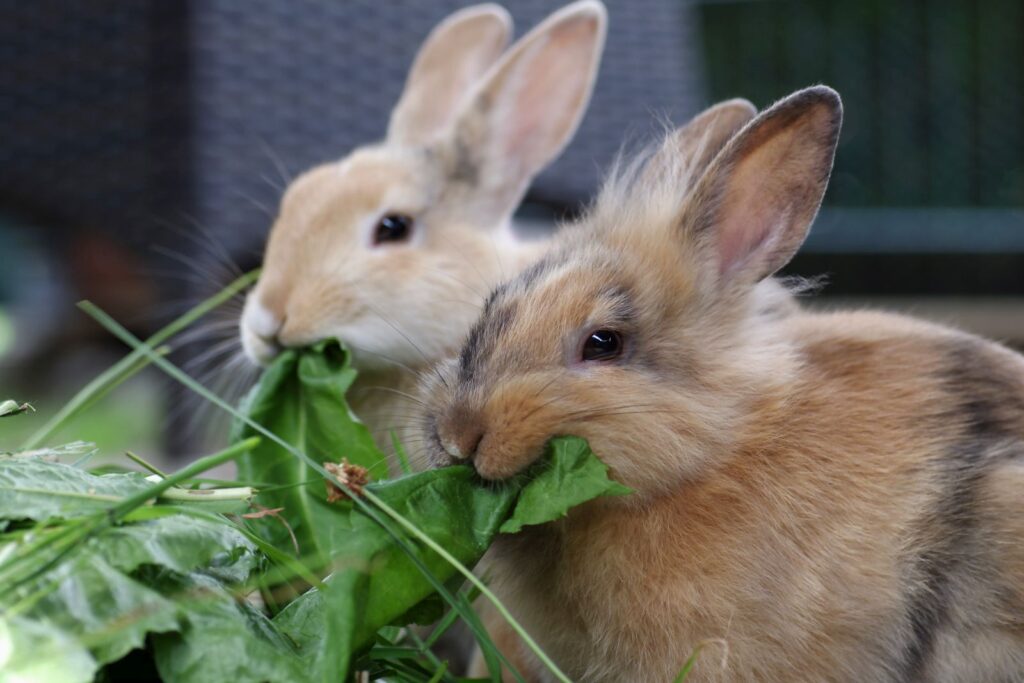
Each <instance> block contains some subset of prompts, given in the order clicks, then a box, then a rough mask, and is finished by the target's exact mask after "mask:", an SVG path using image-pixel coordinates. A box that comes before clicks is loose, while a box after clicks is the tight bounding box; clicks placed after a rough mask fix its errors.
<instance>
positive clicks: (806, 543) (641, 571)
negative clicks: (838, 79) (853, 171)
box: [424, 87, 1024, 683]
mask: <svg viewBox="0 0 1024 683" xmlns="http://www.w3.org/2000/svg"><path fill="white" fill-rule="evenodd" d="M840 120H841V105H840V100H839V97H838V96H837V95H836V93H835V92H833V91H832V90H830V89H828V88H825V87H814V88H809V89H807V90H803V91H800V92H798V93H796V94H794V95H792V96H790V97H788V98H786V99H784V100H782V101H781V102H779V103H777V104H776V105H774V106H772V107H771V108H770V109H768V110H766V111H765V112H763V113H762V114H760V115H759V116H757V118H755V119H754V120H753V121H752V122H751V123H749V124H748V125H747V126H746V127H745V128H744V129H743V130H742V131H741V132H740V133H738V134H737V135H736V136H735V137H734V138H733V139H732V140H731V141H730V142H729V143H728V144H727V145H726V147H725V148H724V149H723V150H722V151H721V153H720V154H718V155H717V156H716V158H715V159H714V160H713V161H712V162H711V164H710V166H709V167H708V168H707V170H706V171H705V172H703V173H702V174H701V175H700V177H699V179H698V180H697V181H696V183H695V184H694V183H691V179H690V177H689V176H690V175H691V173H692V168H693V167H692V166H691V165H689V164H687V163H685V161H686V160H685V159H682V158H680V156H679V155H678V153H676V152H675V150H674V149H673V145H671V144H668V145H666V146H665V147H664V148H663V149H662V150H661V152H659V153H658V154H656V155H655V156H654V157H653V158H652V159H650V160H649V162H648V163H647V166H646V168H644V169H642V170H637V169H635V168H634V169H631V170H629V171H627V172H625V173H620V175H619V177H618V178H617V179H613V180H612V181H611V182H610V184H609V185H608V186H607V187H606V189H605V190H604V192H603V193H602V196H601V197H600V198H599V200H598V201H597V203H596V205H595V207H594V208H593V210H592V211H591V213H590V215H589V216H588V217H587V218H585V219H584V220H583V221H582V225H580V226H579V227H578V228H575V229H572V230H568V231H563V233H562V235H561V236H560V238H559V240H558V244H557V245H556V246H555V247H554V248H553V250H552V251H550V252H549V253H548V255H547V256H545V258H544V259H543V260H542V261H540V262H539V263H538V264H537V265H535V266H533V267H531V268H530V269H528V270H527V271H525V272H524V273H522V274H521V275H520V276H519V277H517V278H516V279H513V280H512V281H511V282H509V283H507V284H504V285H502V286H500V287H499V288H498V289H496V290H495V292H494V293H493V295H492V296H491V298H490V299H489V300H488V303H487V307H486V309H485V311H484V313H483V316H482V318H481V319H480V320H479V321H478V322H477V323H476V325H475V327H474V328H473V330H472V332H471V334H470V336H469V339H468V342H467V343H466V345H465V346H464V347H463V348H462V351H461V355H460V356H459V357H458V359H457V360H453V361H451V362H449V363H448V364H446V365H444V366H442V368H441V370H440V373H441V377H443V379H444V381H441V380H439V379H437V378H431V377H430V376H428V378H427V380H426V381H427V382H428V385H429V386H427V387H426V388H427V395H428V396H429V402H430V408H429V410H428V411H427V413H426V415H425V420H424V424H425V437H426V439H427V442H428V447H429V449H430V453H429V454H430V456H431V457H432V459H433V460H434V461H435V462H436V463H437V464H443V463H448V462H452V461H463V460H469V461H471V462H472V464H473V465H474V466H475V467H476V469H477V471H478V472H479V473H480V475H481V476H483V477H484V478H486V479H505V478H508V477H512V476H514V475H516V474H517V473H520V472H522V471H523V470H524V468H526V467H527V466H529V465H530V464H531V463H532V462H534V461H535V460H536V459H537V458H538V456H539V455H540V453H541V452H542V449H543V446H544V444H545V442H546V441H547V440H548V439H549V438H551V437H553V436H555V435H560V434H575V435H579V436H581V437H584V438H586V439H587V440H589V442H590V445H591V446H592V447H593V449H594V451H595V452H596V453H597V454H598V455H599V456H600V457H601V458H602V459H603V460H604V461H605V462H606V463H607V464H608V465H609V466H610V469H611V473H612V476H613V477H614V478H615V479H616V480H618V481H621V482H623V483H625V484H627V485H628V486H630V487H632V488H633V489H635V493H634V494H633V495H630V496H627V497H623V498H608V499H599V500H597V501H595V502H593V503H590V504H587V505H585V506H583V507H581V508H578V509H575V510H573V511H572V512H570V514H569V515H568V517H567V518H566V519H564V520H561V521H559V522H557V523H552V524H548V525H545V526H542V527H532V528H527V529H526V530H525V531H524V532H522V533H520V534H518V535H515V536H510V537H502V538H500V539H499V541H498V543H497V544H496V545H495V546H494V548H493V551H494V552H493V556H492V557H491V561H490V570H491V572H492V574H493V576H494V582H495V583H494V586H495V588H496V590H497V592H498V594H499V595H500V597H502V598H503V599H504V600H505V602H506V604H507V605H508V606H509V607H510V609H512V611H513V612H514V613H515V614H516V615H517V616H518V617H519V618H520V619H521V620H522V622H523V624H524V625H525V626H526V628H527V630H528V631H529V632H530V633H531V634H532V635H533V636H534V637H535V638H536V639H537V641H538V642H539V643H540V645H541V647H543V648H544V649H545V650H546V652H547V653H548V654H549V655H551V657H552V658H553V660H554V661H555V662H556V663H557V664H558V665H559V666H560V667H561V668H562V669H564V671H565V672H566V673H567V674H568V675H569V676H570V677H571V678H572V679H573V680H579V681H644V682H645V683H646V682H648V681H650V682H661V681H665V682H667V681H672V680H673V678H674V677H675V675H676V674H677V673H678V672H679V670H680V669H681V668H682V667H683V665H684V663H685V662H686V660H687V659H688V657H689V656H690V654H691V653H692V652H694V651H695V650H696V649H697V648H698V647H700V646H701V645H702V644H706V649H705V650H704V652H703V654H701V656H700V657H699V658H698V660H697V664H696V666H695V668H694V669H693V671H692V672H691V675H690V677H689V678H688V679H687V681H719V680H724V681H770V682H775V681H780V682H790V681H814V682H820V681H872V682H873V681H942V682H946V681H963V682H968V681H971V682H980V681H986V682H987V681H1021V680H1024V358H1022V357H1021V356H1019V355H1017V354H1015V353H1013V352H1011V351H1009V350H1007V349H1005V348H1003V347H1001V346H999V345H997V344H994V343H992V342H988V341H985V340H983V339H979V338H977V337H974V336H971V335H969V334H965V333H963V332H960V331H957V330H953V329H948V328H944V327H940V326H937V325H933V324H929V323H925V322H921V321H918V320H914V319H911V318H905V317H899V316H895V315H887V314H883V313H872V312H844V313H818V314H815V313H804V312H794V313H791V314H790V315H787V316H765V315H761V314H760V312H759V308H758V305H757V304H756V302H755V298H756V297H754V296H752V293H753V292H756V285H757V283H758V282H761V281H763V280H764V279H765V278H767V277H769V276H771V275H772V273H774V272H775V271H777V270H778V269H779V268H781V267H782V266H783V265H785V264H786V263H787V262H788V261H789V259H790V258H791V257H792V256H793V254H794V252H795V251H796V250H797V249H798V247H799V246H800V244H801V243H802V242H803V240H804V237H805V236H806V234H807V231H808V229H809V227H810V224H811V222H812V220H813V218H814V216H815V213H816V211H817V209H818V206H819V203H820V201H821V198H822V194H823V193H824V191H825V186H826V183H827V180H828V176H829V172H830V169H831V166H832V158H833V153H834V150H835V146H836V141H837V138H838V135H839V128H840ZM679 188H683V189H684V191H682V192H680V191H679ZM686 188H692V189H689V190H687V189H686ZM496 637H497V638H498V639H499V642H503V643H508V642H510V641H509V638H508V634H507V633H498V634H496ZM519 654H520V655H521V654H522V653H519ZM529 666H530V667H531V668H532V670H531V671H530V672H529V673H530V674H531V676H532V677H534V678H535V679H536V680H548V679H550V676H546V675H545V673H544V670H543V669H542V668H541V667H539V666H538V665H536V664H532V665H529ZM524 673H527V672H524Z"/></svg>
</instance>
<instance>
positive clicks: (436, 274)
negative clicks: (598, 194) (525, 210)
mask: <svg viewBox="0 0 1024 683" xmlns="http://www.w3.org/2000/svg"><path fill="white" fill-rule="evenodd" d="M605 24H606V15H605V10H604V6H603V5H602V4H601V3H600V2H597V1H596V0H583V1H582V2H577V3H574V4H572V5H569V6H567V7H565V8H563V9H561V10H560V11H557V12H555V13H554V14H552V15H551V16H550V17H548V19H547V20H546V21H544V22H543V23H542V24H540V25H539V26H537V27H536V28H535V29H534V30H533V31H531V32H530V33H528V34H527V35H526V36H524V37H523V38H522V39H521V40H520V41H518V42H517V43H516V44H515V45H514V46H513V47H512V48H511V50H510V51H509V52H507V53H506V54H505V55H504V57H501V58H500V59H499V57H500V56H501V53H502V51H503V49H504V47H505V45H506V43H507V41H508V37H509V33H510V31H511V20H510V18H509V16H508V14H507V12H505V10H503V9H501V8H500V7H498V6H497V5H479V6H476V7H472V8H469V9H465V10H462V11H460V12H456V13H455V14H453V15H452V16H450V17H449V18H448V19H447V20H445V21H444V22H442V23H441V24H440V25H439V26H438V27H437V28H435V29H434V31H433V32H432V33H431V34H430V36H429V37H428V39H427V40H426V43H425V44H424V46H423V47H422V49H421V50H420V53H419V55H418V56H417V58H416V60H415V63H414V64H413V67H412V70H411V72H410V75H409V78H408V81H407V83H406V87H405V91H404V93H403V94H402V97H401V100H400V101H399V103H398V105H397V107H396V108H395V111H394V112H393V114H392V116H391V121H390V126H389V129H388V134H387V138H386V139H385V140H384V141H383V142H382V143H380V144H376V145H371V146H367V147H362V148H359V149H357V150H355V151H354V152H352V153H351V154H350V155H349V156H348V157H346V158H345V159H343V160H341V161H339V162H335V163H329V164H324V165H323V166H320V167H317V168H315V169H313V170H311V171H309V172H307V173H305V174H304V175H302V176H301V177H299V178H298V179H297V180H296V181H295V182H294V183H292V185H291V186H290V187H289V188H288V190H287V192H286V193H285V196H284V198H283V200H282V203H281V209H280V214H279V217H278V218H277V221H276V223H275V224H274V227H273V230H272V232H271V234H270V238H269V242H268V244H267V249H266V254H265V259H264V265H263V273H262V276H261V277H260V280H259V283H258V284H257V286H256V288H255V289H254V291H253V292H252V293H251V295H250V296H249V297H248V300H247V302H246V307H245V311H244V314H243V316H242V320H241V337H242V341H243V346H244V348H245V351H246V353H247V355H248V356H249V357H250V358H252V359H253V360H255V361H257V362H259V363H266V362H267V361H269V359H271V358H273V356H274V355H276V353H277V352H278V350H279V349H280V348H282V347H294V346H303V345H306V344H309V343H312V342H315V341H317V340H320V339H324V338H328V337H337V338H339V339H341V340H342V341H343V342H344V343H346V344H347V345H348V346H349V347H350V348H351V349H352V351H353V361H354V363H355V365H356V367H357V368H358V369H359V370H360V373H361V374H360V378H359V381H358V384H357V386H356V387H355V388H354V390H353V392H352V393H351V395H350V398H352V400H353V407H354V409H355V411H356V412H357V414H359V415H360V416H361V417H362V418H363V419H364V420H365V421H366V422H367V423H368V424H369V426H370V427H371V429H372V430H373V431H374V433H375V436H376V437H377V439H378V441H380V442H382V444H383V443H386V442H387V441H388V429H389V428H390V427H392V426H401V424H402V423H403V422H406V421H407V419H406V418H405V416H407V415H409V414H411V413H412V411H413V408H414V406H412V405H410V404H409V402H408V400H407V399H406V397H405V396H403V394H404V393H406V392H407V390H408V389H409V388H410V387H412V386H414V385H415V381H416V379H415V377H416V372H417V371H418V370H420V369H421V368H425V367H427V366H429V364H431V363H433V362H434V361H437V360H439V359H441V358H443V357H444V356H445V355H446V354H447V353H449V352H451V351H452V350H453V349H454V348H455V347H457V345H458V344H459V342H460V341H461V339H462V338H463V337H464V336H465V334H466V331H467V330H468V329H469V326H470V324H471V323H472V321H473V320H474V319H475V318H476V316H477V315H478V314H479V311H480V306H481V303H482V301H483V298H484V296H485V295H486V293H487V291H488V290H489V289H490V288H491V287H492V286H493V285H495V284H496V283H497V282H498V281H500V280H501V279H502V278H503V277H505V276H508V275H511V274H514V273H515V272H517V271H518V270H519V269H520V268H521V267H522V266H523V265H525V264H526V263H527V262H529V261H530V260H532V259H533V258H534V257H535V256H536V255H537V254H538V253H539V251H540V249H541V247H542V244H541V243H537V242H523V241H520V240H518V239H517V237H516V236H515V235H514V233H513V231H512V229H511V228H510V217H511V215H512V212H513V210H514V209H515V208H516V206H517V205H518V203H519V201H520V199H521V197H522V195H523V193H524V192H525V190H526V187H527V185H528V184H529V182H530V180H531V179H532V178H533V176H534V175H535V174H536V173H538V172H539V171H540V170H541V169H543V168H544V167H545V166H546V165H547V164H548V163H549V162H550V161H551V160H552V159H554V158H555V157H556V156H557V155H558V154H559V152H560V151H561V150H562V148H563V147H564V146H565V145H566V143H567V142H568V141H569V139H570V138H571V137H572V134H573V132H574V131H575V129H576V127H577V124H578V123H579V120H580V118H581V117H582V115H583V112H584V110H585V109H586V105H587V102H588V100H589V97H590V92H591V88H592V85H593V82H594V79H595V76H596V73H597V67H598V63H599V61H600V56H601V51H602V49H603V44H604V35H605Z"/></svg>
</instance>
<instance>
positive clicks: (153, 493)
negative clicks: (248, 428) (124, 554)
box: [107, 436, 261, 520]
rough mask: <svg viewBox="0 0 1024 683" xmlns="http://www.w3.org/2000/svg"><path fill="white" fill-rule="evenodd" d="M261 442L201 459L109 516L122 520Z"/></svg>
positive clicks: (241, 443)
mask: <svg viewBox="0 0 1024 683" xmlns="http://www.w3.org/2000/svg"><path fill="white" fill-rule="evenodd" d="M260 441H261V439H260V438H259V437H258V436H254V437H251V438H248V439H245V440H244V441H239V442H238V443H236V444H234V445H232V446H228V447H227V448H225V449H224V450H222V451H218V452H217V453H214V454H212V455H207V456H205V457H202V458H199V459H198V460H196V461H195V462H193V463H190V464H189V465H186V466H185V467H183V468H181V469H180V470H178V471H177V472H175V473H174V474H172V475H169V476H168V477H167V478H166V479H164V480H162V481H160V482H158V483H156V484H153V485H152V486H150V487H149V488H148V489H146V490H144V491H139V492H138V493H136V494H134V495H131V496H129V497H127V498H125V499H124V500H122V501H121V502H120V503H118V504H117V505H115V506H114V507H112V508H110V510H109V511H108V513H107V514H108V515H109V516H110V518H111V519H113V520H117V519H120V518H121V517H123V516H124V515H126V514H128V513H129V512H131V511H132V510H134V509H135V508H137V507H139V506H140V505H143V504H145V503H146V502H147V501H149V500H152V499H154V498H158V497H160V496H161V495H162V494H163V493H164V492H165V491H167V490H168V489H170V488H171V487H173V486H177V485H178V484H179V483H181V482H183V481H185V480H186V479H190V478H191V477H194V476H195V475H197V474H200V473H202V472H205V471H207V470H211V469H213V468H214V467H217V466H218V465H221V464H223V463H226V462H228V461H229V460H234V459H235V458H237V457H238V456H240V455H242V453H245V452H246V451H249V450H252V449H253V448H256V446H258V445H259V443H260Z"/></svg>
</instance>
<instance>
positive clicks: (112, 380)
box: [21, 270, 259, 450]
mask: <svg viewBox="0 0 1024 683" xmlns="http://www.w3.org/2000/svg"><path fill="white" fill-rule="evenodd" d="M258 277H259V271H258V270H254V271H251V272H249V273H246V274H245V275H243V276H241V277H240V278H238V279H236V280H235V281H234V282H232V283H231V284H229V285H228V286H227V287H225V288H224V289H222V290H221V291H220V292H218V293H217V294H214V295H213V296H211V297H210V298H209V299H206V300H205V301H203V302H201V303H199V304H198V305H196V306H195V307H193V308H192V309H190V310H189V311H187V312H186V313H185V314H184V315H182V316H181V317H179V318H177V319H176V320H174V321H173V322H171V323H170V324H169V325H167V326H166V327H164V328H163V329H161V330H160V331H158V332H157V333H156V334H154V335H153V336H151V337H150V338H149V339H147V340H146V345H147V346H148V347H150V348H151V350H152V348H153V347H158V346H159V345H160V344H163V343H164V342H165V341H167V340H168V339H170V338H171V337H173V336H174V335H176V334H178V333H179V332H181V331H182V330H184V329H185V328H186V327H188V326H189V325H191V324H192V323H194V322H195V321H196V320H198V319H199V318H201V317H203V316H204V315H206V314H207V313H209V312H210V311H212V310H214V309H215V308H217V307H219V306H220V305H222V304H223V303H225V302H226V301H228V300H229V299H231V298H232V297H233V296H235V295H236V294H238V293H239V292H241V291H242V290H244V289H245V288H246V287H248V286H249V285H251V284H252V283H253V282H255V281H256V279H257V278H258ZM168 351H169V349H160V350H159V353H160V355H166V353H167V352H168ZM150 361H151V359H150V358H147V357H146V354H143V353H139V352H132V353H130V354H128V355H127V356H125V357H124V358H122V359H121V360H120V361H118V362H117V363H115V364H114V365H113V366H111V367H110V368H108V369H107V370H106V371H105V372H103V373H101V374H100V375H99V376H97V377H96V378H95V379H93V380H92V381H91V382H89V383H88V384H86V385H85V386H84V387H82V389H81V391H79V392H78V393H77V394H75V395H74V396H73V397H72V398H71V400H70V401H68V402H67V403H66V404H65V405H64V407H63V408H61V409H60V410H59V411H58V412H57V413H56V414H55V415H54V416H53V417H52V418H50V419H49V420H48V421H47V422H46V424H44V425H43V426H42V427H40V428H39V429H38V430H36V432H35V433H34V434H32V436H30V437H29V438H28V440H27V441H25V443H23V444H22V446H21V448H22V450H28V449H31V448H37V447H38V446H39V445H40V444H41V443H42V442H43V441H45V440H46V439H48V438H50V437H51V436H52V435H53V434H54V433H55V432H56V431H57V430H58V429H60V428H61V427H62V426H63V425H64V424H65V423H66V422H67V421H68V420H70V419H71V418H73V417H74V416H76V415H78V414H79V413H81V412H82V411H83V410H85V409H86V408H88V407H89V406H91V405H92V404H93V403H95V402H96V401H98V400H99V399H100V398H102V397H103V396H105V395H106V394H107V393H108V392H109V391H110V390H111V389H113V388H114V387H116V386H118V385H119V384H121V383H122V382H124V381H126V380H127V379H129V378H131V377H132V376H133V375H135V374H136V373H137V372H139V371H140V370H142V369H143V368H145V367H146V366H147V365H149V363H150Z"/></svg>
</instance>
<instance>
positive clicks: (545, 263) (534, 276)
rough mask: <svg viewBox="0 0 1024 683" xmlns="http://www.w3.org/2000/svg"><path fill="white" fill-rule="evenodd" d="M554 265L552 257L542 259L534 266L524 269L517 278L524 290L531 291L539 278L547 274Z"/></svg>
mask: <svg viewBox="0 0 1024 683" xmlns="http://www.w3.org/2000/svg"><path fill="white" fill-rule="evenodd" d="M552 265H553V263H552V261H551V260H550V259H542V260H540V261H537V262H536V263H534V264H533V265H532V266H530V267H529V268H527V269H526V270H524V271H523V272H522V273H521V274H520V275H519V277H518V278H516V280H517V282H519V283H520V284H521V285H522V287H523V289H524V290H526V291H529V289H530V288H531V287H533V285H534V284H535V283H536V282H537V280H539V279H540V278H541V277H543V276H544V275H546V274H547V273H548V271H550V270H551V267H552Z"/></svg>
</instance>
